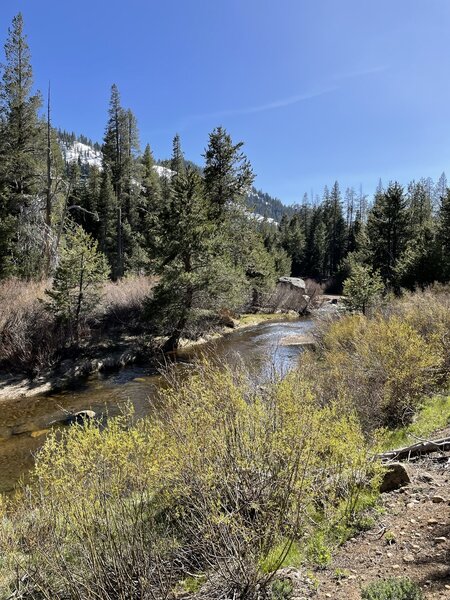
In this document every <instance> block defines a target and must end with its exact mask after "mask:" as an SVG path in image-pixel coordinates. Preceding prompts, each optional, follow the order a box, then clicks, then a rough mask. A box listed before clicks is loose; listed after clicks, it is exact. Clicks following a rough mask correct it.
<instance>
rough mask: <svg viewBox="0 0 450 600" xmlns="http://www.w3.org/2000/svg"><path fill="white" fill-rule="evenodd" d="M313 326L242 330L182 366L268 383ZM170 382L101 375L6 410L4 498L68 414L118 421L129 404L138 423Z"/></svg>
mask: <svg viewBox="0 0 450 600" xmlns="http://www.w3.org/2000/svg"><path fill="white" fill-rule="evenodd" d="M311 328H312V321H311V320H308V319H300V320H295V321H292V320H290V321H286V320H280V321H267V322H263V323H260V324H258V325H254V326H251V327H246V328H243V329H238V330H236V331H234V332H232V333H230V334H228V335H226V336H224V337H222V338H220V339H218V340H216V341H214V342H210V343H207V344H204V345H202V346H196V347H194V348H191V349H190V350H189V351H185V352H180V353H179V356H178V361H179V362H178V363H177V364H178V365H179V366H180V368H186V365H187V364H189V363H190V362H192V361H193V360H194V359H195V358H197V357H198V356H199V355H201V354H204V355H206V356H211V357H214V358H215V359H217V360H219V361H221V362H226V363H227V364H230V365H231V366H233V365H237V364H238V363H241V364H243V365H244V366H245V367H247V368H248V369H249V370H250V372H251V373H252V374H253V376H254V377H255V379H257V380H259V379H261V380H263V379H264V378H265V377H267V376H268V375H269V373H270V372H272V371H273V369H274V368H275V369H276V371H277V372H278V373H281V374H282V373H285V372H286V371H288V370H289V369H291V368H292V367H293V366H294V365H295V363H296V361H297V357H298V355H299V353H300V352H301V351H302V347H301V346H299V345H295V344H294V345H290V344H286V340H289V337H291V340H293V336H298V335H301V334H304V333H306V332H307V331H308V330H310V329H311ZM164 382H165V379H164V377H163V376H162V375H161V374H160V373H158V372H157V371H155V369H154V368H153V370H150V369H148V368H147V369H146V368H145V367H141V366H140V367H137V366H136V367H129V368H125V369H123V370H121V371H118V372H116V373H113V374H109V375H96V376H95V377H91V378H89V379H87V380H86V381H83V382H82V383H80V384H79V385H77V387H76V388H75V389H70V390H65V391H64V392H59V393H57V394H49V395H46V396H34V397H31V398H18V399H15V400H11V401H4V402H2V404H0V431H2V430H3V432H5V431H6V432H7V434H6V435H4V438H5V439H3V440H2V439H1V438H0V492H6V491H10V490H12V489H13V487H14V486H15V485H16V483H17V482H18V480H19V478H20V477H21V476H22V475H25V474H26V473H27V472H28V471H29V469H30V468H31V467H32V466H33V454H34V453H35V452H36V451H37V450H38V449H39V448H40V447H41V446H42V444H43V443H44V441H45V437H46V434H47V433H48V431H49V430H50V429H51V428H52V427H55V426H61V425H57V424H58V422H61V420H63V419H64V418H65V416H67V412H66V411H69V412H76V411H79V410H83V409H91V410H94V411H95V412H96V413H97V414H98V415H104V414H106V413H107V414H108V416H114V415H116V414H118V413H119V412H120V411H121V407H123V406H124V405H125V404H126V403H128V402H130V403H131V404H133V406H134V410H135V414H136V416H137V417H142V416H144V415H145V414H148V412H149V411H150V408H151V403H152V398H153V397H154V396H155V391H156V390H157V389H158V388H159V387H160V386H161V385H163V384H164Z"/></svg>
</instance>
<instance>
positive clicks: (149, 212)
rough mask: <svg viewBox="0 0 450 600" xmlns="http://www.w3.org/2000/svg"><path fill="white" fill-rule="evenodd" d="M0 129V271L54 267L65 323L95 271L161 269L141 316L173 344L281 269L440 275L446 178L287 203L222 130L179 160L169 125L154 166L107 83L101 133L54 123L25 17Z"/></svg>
mask: <svg viewBox="0 0 450 600" xmlns="http://www.w3.org/2000/svg"><path fill="white" fill-rule="evenodd" d="M0 126H1V135H0V155H1V166H0V215H1V225H0V277H1V278H2V279H7V278H11V277H15V278H19V279H24V280H27V281H29V280H36V281H39V280H46V279H48V278H51V279H52V281H53V284H52V285H53V287H51V288H49V289H48V298H49V301H48V310H49V311H50V312H52V311H53V314H54V315H55V318H57V320H58V322H59V323H65V324H66V325H67V326H69V327H70V329H71V330H73V329H74V330H75V331H78V329H79V327H80V326H81V323H82V321H83V315H85V314H86V313H88V312H89V310H88V306H89V303H92V302H94V300H95V297H96V292H95V290H96V289H97V288H98V286H99V285H101V282H102V281H104V280H105V278H110V279H112V280H113V281H119V280H120V279H122V278H123V277H125V276H142V275H152V276H155V277H157V280H158V284H157V286H156V288H155V290H154V293H153V295H152V297H151V298H149V299H148V303H147V309H146V315H147V316H146V321H147V324H150V325H151V327H152V328H153V330H154V332H155V333H157V332H158V333H159V334H161V335H163V336H166V337H167V339H168V345H169V346H176V345H177V343H178V340H179V338H180V336H181V334H182V332H183V330H185V328H186V326H187V324H188V323H193V322H196V320H197V319H198V317H199V315H200V314H203V315H204V314H205V311H206V312H207V313H209V314H212V313H214V312H215V311H216V312H217V311H218V310H222V309H227V310H241V309H242V307H245V306H247V307H248V306H250V305H251V304H252V303H254V302H255V301H256V300H257V299H258V298H260V297H261V294H263V293H264V292H266V291H268V290H270V289H271V287H272V286H273V285H274V283H275V281H276V278H277V277H278V276H280V275H286V274H293V275H296V276H298V275H300V276H308V277H312V278H315V279H317V280H328V279H330V278H334V279H335V286H337V289H339V286H340V285H341V282H342V281H343V280H344V279H345V278H346V277H348V276H349V275H351V274H352V273H353V274H354V273H356V274H357V275H358V277H359V279H358V281H359V283H358V285H362V286H363V287H364V285H365V284H366V283H367V282H369V283H370V282H371V281H372V280H373V279H374V278H375V280H376V281H377V278H380V280H381V282H382V285H383V286H384V288H385V289H386V290H387V289H391V290H393V291H394V292H395V293H399V292H400V290H401V289H402V288H410V289H413V288H415V287H416V286H421V287H423V286H425V285H427V284H429V283H431V282H433V281H441V282H445V281H448V280H449V279H450V258H449V257H450V233H449V232H450V195H449V192H448V188H447V181H446V178H445V175H444V174H443V175H442V176H441V178H440V179H439V181H438V182H437V183H434V182H432V181H431V180H430V179H418V180H417V181H413V182H411V183H410V184H408V185H407V186H406V187H403V186H402V185H400V184H399V183H397V182H391V183H389V184H387V185H386V186H383V185H382V184H381V183H380V184H379V186H378V188H377V191H376V193H375V196H374V198H373V199H369V198H368V197H367V196H366V195H365V194H363V193H362V191H360V192H359V193H356V192H355V190H354V189H353V188H349V189H347V190H346V191H345V193H344V194H343V193H342V191H341V189H340V187H339V183H338V182H335V183H334V184H333V185H332V187H331V188H330V189H329V188H328V187H325V189H324V192H323V196H322V199H321V200H319V199H318V198H308V196H307V195H306V194H305V196H304V198H303V201H302V203H301V204H300V205H298V206H297V207H291V208H287V207H284V206H283V205H282V203H281V202H280V201H278V200H275V199H273V198H271V197H270V196H268V195H267V194H264V193H263V192H260V191H257V190H255V188H254V187H252V186H253V182H254V177H255V176H254V173H253V171H252V167H251V165H250V162H249V160H248V158H247V157H246V156H245V154H244V153H243V143H242V142H239V143H235V142H233V141H232V139H231V137H230V136H229V134H228V133H227V131H226V130H225V129H224V128H223V127H217V128H216V129H214V130H213V131H212V132H211V133H210V135H209V138H208V140H207V144H206V148H205V151H204V154H203V156H204V164H202V165H200V166H197V165H194V164H193V163H191V162H190V161H188V160H186V158H185V156H184V153H183V150H182V145H181V140H180V137H179V136H178V135H175V137H174V138H173V153H172V157H171V158H170V159H169V160H163V161H159V162H158V163H156V162H155V159H154V157H153V153H152V150H151V147H150V145H149V144H148V143H146V144H145V145H144V150H143V151H142V149H141V144H140V137H139V131H138V124H137V121H136V118H135V116H134V114H133V112H132V110H131V109H129V108H127V107H124V106H123V105H122V102H121V98H120V93H119V90H118V88H117V86H116V85H115V84H113V85H112V87H111V97H110V103H109V107H107V110H106V111H105V134H104V138H103V143H102V145H100V144H97V143H93V142H92V141H91V140H89V139H88V138H86V137H83V136H81V137H77V136H76V135H75V134H73V133H67V132H65V131H61V130H58V129H57V124H54V123H53V122H52V104H51V94H50V89H49V90H48V92H47V94H46V98H45V102H44V98H43V97H42V95H41V94H40V93H38V92H36V91H35V89H34V86H33V71H32V64H31V55H30V50H29V48H28V45H27V40H26V35H25V33H24V25H23V19H22V16H21V15H20V14H19V15H18V16H17V17H15V19H14V21H13V24H12V27H11V29H10V30H9V35H8V39H7V42H6V44H5V61H4V67H3V70H2V79H1V123H0ZM249 207H250V208H251V209H253V210H254V211H255V212H256V213H258V214H259V215H260V216H259V217H257V218H250V215H249ZM243 239H245V241H246V243H245V244H244V245H242V244H239V248H237V245H236V240H243ZM77 290H78V291H77ZM90 296H91V298H90V299H89V297H90ZM74 335H75V338H76V337H77V336H78V333H76V334H74Z"/></svg>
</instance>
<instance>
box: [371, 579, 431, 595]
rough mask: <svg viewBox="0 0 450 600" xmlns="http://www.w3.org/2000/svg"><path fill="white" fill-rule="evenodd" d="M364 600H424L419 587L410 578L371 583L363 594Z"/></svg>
mask: <svg viewBox="0 0 450 600" xmlns="http://www.w3.org/2000/svg"><path fill="white" fill-rule="evenodd" d="M361 598H362V600H422V599H423V598H424V595H423V594H422V591H421V589H420V588H419V586H418V585H417V584H416V583H414V582H413V581H411V580H410V579H408V578H406V577H405V578H400V577H399V578H391V579H386V580H383V581H375V582H373V583H370V584H369V585H368V586H367V587H366V588H364V589H363V591H362V593H361Z"/></svg>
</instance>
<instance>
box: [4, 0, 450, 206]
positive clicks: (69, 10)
mask: <svg viewBox="0 0 450 600" xmlns="http://www.w3.org/2000/svg"><path fill="white" fill-rule="evenodd" d="M19 10H21V11H22V13H23V15H24V19H25V27H26V31H27V33H28V38H29V43H30V47H31V51H32V59H33V67H34V72H35V80H36V84H37V87H39V88H40V89H42V90H45V89H46V87H47V81H48V80H49V79H50V80H51V82H52V89H53V113H54V122H55V125H59V126H61V127H62V128H65V129H68V130H74V131H76V132H78V133H84V134H85V135H87V136H89V137H91V138H93V139H95V140H99V141H100V140H101V138H102V135H103V130H104V126H105V120H106V110H107V104H108V99H109V90H110V86H111V84H112V83H113V82H116V83H117V85H118V86H119V89H120V92H121V95H122V101H123V104H124V105H125V106H126V107H129V108H131V109H132V110H133V111H134V112H135V114H136V116H137V118H138V123H139V127H140V133H141V143H142V145H144V144H145V143H147V142H149V143H150V145H151V146H152V148H153V150H154V153H155V156H156V157H158V158H164V157H167V156H168V155H169V153H170V147H171V139H172V137H173V135H174V133H175V132H179V133H180V135H181V138H182V143H183V147H184V150H185V154H186V157H187V158H190V159H192V160H194V161H199V162H200V161H201V156H200V155H201V154H202V152H203V150H204V147H205V145H206V142H207V137H208V133H209V131H211V129H212V128H213V127H214V126H216V125H219V124H221V125H223V126H225V127H226V128H227V129H228V130H229V132H230V133H231V135H232V137H233V139H234V140H236V141H238V140H243V141H244V142H245V149H246V153H247V155H248V157H249V158H250V160H251V162H252V164H253V167H254V170H255V172H256V173H257V180H256V185H257V186H258V187H260V188H262V189H264V190H265V191H267V192H269V193H270V194H273V195H275V196H278V197H279V198H281V199H282V200H283V201H285V202H287V203H290V202H295V201H299V200H300V199H301V197H302V195H303V192H304V191H308V192H309V191H310V190H311V189H312V188H313V189H314V191H315V192H316V193H317V192H320V193H321V190H322V188H323V186H324V184H326V183H327V184H332V183H333V181H334V180H335V179H338V180H339V182H340V183H341V187H342V188H345V187H346V186H348V185H354V186H355V187H356V186H359V184H360V183H362V184H363V186H364V189H365V190H366V191H367V192H372V191H373V189H374V187H375V185H376V183H377V181H378V178H379V177H381V178H382V179H383V181H386V182H387V181H388V180H389V179H398V180H400V181H401V182H402V183H406V182H407V181H408V180H409V179H412V178H419V177H421V176H431V177H433V178H434V179H437V178H438V177H439V175H440V173H441V172H442V171H443V170H450V168H449V165H450V0H172V1H171V2H170V1H165V2H164V1H163V0H157V1H154V0H77V1H76V2H69V1H66V0H1V3H0V17H1V20H0V23H1V31H0V36H1V39H2V42H3V40H4V39H5V37H6V31H7V27H8V26H9V24H10V21H11V19H12V17H13V16H14V14H15V13H17V12H18V11H19Z"/></svg>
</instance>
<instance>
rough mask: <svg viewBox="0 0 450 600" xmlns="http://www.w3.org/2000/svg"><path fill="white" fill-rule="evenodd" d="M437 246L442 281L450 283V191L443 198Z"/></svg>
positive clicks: (439, 216)
mask: <svg viewBox="0 0 450 600" xmlns="http://www.w3.org/2000/svg"><path fill="white" fill-rule="evenodd" d="M437 245H438V257H439V263H440V265H441V268H440V279H441V281H445V282H448V281H450V190H449V189H447V193H446V195H445V196H444V197H441V205H440V209H439V215H438V231H437Z"/></svg>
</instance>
